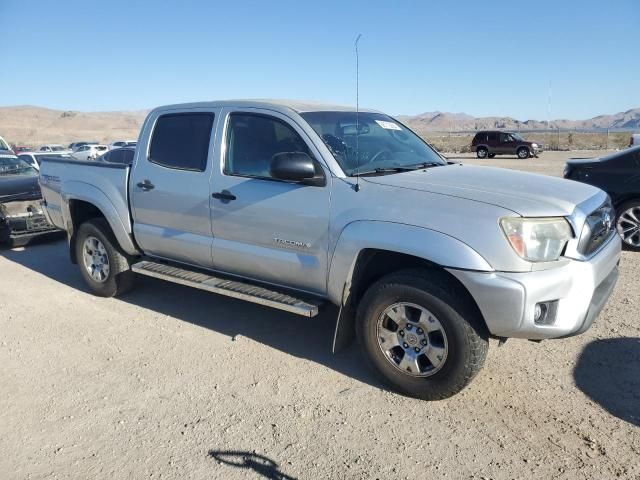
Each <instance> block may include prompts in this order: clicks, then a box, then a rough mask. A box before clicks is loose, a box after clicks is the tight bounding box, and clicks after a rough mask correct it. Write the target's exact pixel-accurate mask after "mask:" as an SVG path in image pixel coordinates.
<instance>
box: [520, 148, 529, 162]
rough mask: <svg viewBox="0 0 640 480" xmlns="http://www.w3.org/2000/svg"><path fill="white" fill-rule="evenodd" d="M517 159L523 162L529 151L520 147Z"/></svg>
mask: <svg viewBox="0 0 640 480" xmlns="http://www.w3.org/2000/svg"><path fill="white" fill-rule="evenodd" d="M517 153H518V158H519V159H520V160H524V159H525V158H529V149H528V148H526V147H520V148H519V149H518V152H517Z"/></svg>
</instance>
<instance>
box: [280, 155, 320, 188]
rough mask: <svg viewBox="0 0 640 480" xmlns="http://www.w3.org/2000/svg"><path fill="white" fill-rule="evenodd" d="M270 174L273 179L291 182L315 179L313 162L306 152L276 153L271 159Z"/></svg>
mask: <svg viewBox="0 0 640 480" xmlns="http://www.w3.org/2000/svg"><path fill="white" fill-rule="evenodd" d="M269 172H270V173H271V176H272V177H273V178H277V179H278V180H287V181H290V182H302V181H305V180H310V179H312V178H313V177H315V174H316V169H315V167H314V165H313V160H312V159H311V157H310V156H309V155H307V154H306V153H304V152H282V153H276V154H275V155H274V156H273V157H272V158H271V166H270V167H269Z"/></svg>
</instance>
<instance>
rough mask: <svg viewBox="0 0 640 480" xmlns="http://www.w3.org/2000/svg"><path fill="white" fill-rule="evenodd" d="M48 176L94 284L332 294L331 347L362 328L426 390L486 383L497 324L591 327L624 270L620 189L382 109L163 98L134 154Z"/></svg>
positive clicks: (372, 352)
mask: <svg viewBox="0 0 640 480" xmlns="http://www.w3.org/2000/svg"><path fill="white" fill-rule="evenodd" d="M40 184H41V187H42V192H43V195H44V205H45V211H46V212H47V215H48V216H49V218H50V220H51V222H52V223H53V224H55V225H56V226H58V227H60V228H62V229H65V230H66V231H67V232H68V237H69V252H70V254H71V260H72V261H73V262H74V263H78V264H79V266H80V272H81V273H82V276H83V277H84V279H85V280H86V282H87V284H88V285H89V287H90V288H91V289H92V290H93V291H94V292H95V293H96V294H97V295H101V296H116V295H119V294H122V293H124V292H126V291H127V290H128V289H130V288H131V287H132V285H133V280H134V277H135V274H138V275H148V276H152V277H157V278H161V279H164V280H167V281H171V282H175V283H179V284H183V285H189V286H192V287H194V288H199V289H203V290H207V291H211V292H214V293H218V294H222V295H227V296H230V297H235V298H240V299H244V300H247V301H250V302H255V303H259V304H262V305H265V306H268V307H273V308H278V309H281V310H284V311H287V312H291V313H294V314H299V315H303V316H306V317H314V316H315V315H317V313H318V309H319V307H321V306H322V304H325V303H330V304H334V305H336V306H337V307H339V309H340V310H339V314H338V319H337V325H336V329H335V336H334V350H339V349H341V348H343V347H344V346H346V345H348V344H349V343H350V341H351V340H352V339H353V338H354V337H355V338H357V340H358V341H359V343H360V344H361V347H362V350H363V354H364V361H365V362H366V363H367V364H369V365H370V366H371V367H372V368H373V369H374V371H376V372H377V373H378V374H379V375H380V377H381V379H382V380H383V381H384V382H386V384H387V385H389V386H390V387H391V388H393V389H394V390H397V391H399V392H402V393H404V394H407V395H411V396H415V397H419V398H423V399H429V400H435V399H442V398H446V397H449V396H451V395H454V394H455V393H457V392H459V391H460V390H461V389H463V388H464V387H465V386H466V385H468V384H469V382H470V381H471V380H472V379H473V377H474V376H475V375H476V374H477V373H478V371H479V370H480V368H481V367H482V365H483V362H484V360H485V357H486V354H487V349H488V344H489V338H497V339H500V340H503V339H506V338H508V337H516V338H526V339H532V340H541V339H548V338H562V337H567V336H570V335H576V334H579V333H582V332H584V331H585V330H586V329H588V328H589V326H590V325H591V323H592V322H593V320H594V319H595V318H596V317H597V315H598V313H599V312H600V310H601V309H602V308H603V306H604V304H605V303H606V301H607V299H608V297H609V295H610V293H611V291H612V289H613V287H614V285H615V282H616V280H617V275H618V268H617V265H618V262H619V259H620V248H621V246H620V239H619V237H618V236H617V235H616V234H615V231H614V229H613V221H612V219H613V218H614V213H613V211H612V208H611V204H610V201H609V198H608V197H607V195H606V194H605V193H604V192H603V191H601V190H599V189H597V188H594V187H591V186H589V185H584V184H580V183H575V182H571V181H567V180H562V179H559V178H551V177H546V176H541V175H533V174H527V173H521V172H516V171H511V170H503V169H497V168H488V167H476V166H467V165H462V164H452V163H450V162H447V161H446V159H444V158H443V157H442V156H440V155H439V154H438V153H437V152H436V151H435V150H434V149H433V148H431V147H430V146H429V145H428V144H426V143H425V142H424V141H422V140H421V139H420V138H419V137H418V136H416V135H415V134H414V133H412V132H411V131H410V130H409V129H408V128H407V127H405V126H404V125H402V124H401V123H400V122H398V121H396V120H394V119H393V118H391V117H389V116H387V115H384V114H382V113H380V112H376V111H372V110H360V111H356V110H355V109H353V108H345V107H338V106H331V105H319V104H301V103H286V102H270V101H225V102H206V103H191V104H183V105H171V106H165V107H161V108H157V109H155V110H153V111H152V112H151V113H150V114H149V115H148V117H147V118H146V120H145V122H144V125H143V127H142V131H141V133H140V137H139V141H138V147H137V150H136V153H135V157H134V160H133V163H132V164H131V165H122V164H109V163H106V162H102V163H95V162H78V161H65V160H44V161H43V163H42V165H41V171H40ZM336 311H337V309H336ZM203 314H204V313H203ZM310 340H312V339H310ZM292 341H293V339H292Z"/></svg>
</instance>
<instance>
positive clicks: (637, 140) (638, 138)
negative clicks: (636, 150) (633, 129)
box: [629, 133, 640, 147]
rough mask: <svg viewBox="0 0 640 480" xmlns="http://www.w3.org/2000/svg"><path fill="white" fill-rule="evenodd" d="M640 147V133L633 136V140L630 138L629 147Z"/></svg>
mask: <svg viewBox="0 0 640 480" xmlns="http://www.w3.org/2000/svg"><path fill="white" fill-rule="evenodd" d="M638 145H640V133H633V134H631V138H629V146H630V147H636V146H638Z"/></svg>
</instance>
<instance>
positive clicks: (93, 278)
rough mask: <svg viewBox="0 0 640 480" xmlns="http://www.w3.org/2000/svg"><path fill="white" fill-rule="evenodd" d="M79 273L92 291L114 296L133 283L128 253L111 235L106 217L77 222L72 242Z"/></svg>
mask: <svg viewBox="0 0 640 480" xmlns="http://www.w3.org/2000/svg"><path fill="white" fill-rule="evenodd" d="M75 249H76V250H75V251H76V259H77V261H78V265H79V266H80V273H81V274H82V277H83V278H84V280H85V282H87V285H89V287H90V288H91V290H93V292H94V293H95V294H96V295H99V296H101V297H115V296H118V295H121V294H123V293H125V292H127V291H129V290H131V288H132V287H133V280H134V274H133V272H132V271H131V269H130V263H129V260H130V258H129V256H128V255H127V254H126V253H124V252H123V251H122V250H121V249H120V246H119V245H118V241H117V240H116V239H115V237H114V235H113V232H112V231H111V228H110V227H109V224H108V223H107V221H106V220H105V219H103V218H94V219H92V220H89V221H88V222H85V223H83V224H82V225H80V228H79V229H78V233H77V235H76V242H75Z"/></svg>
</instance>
